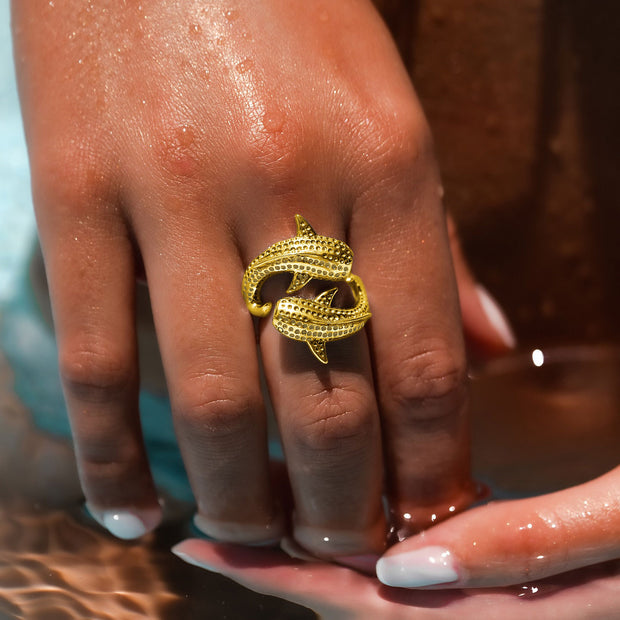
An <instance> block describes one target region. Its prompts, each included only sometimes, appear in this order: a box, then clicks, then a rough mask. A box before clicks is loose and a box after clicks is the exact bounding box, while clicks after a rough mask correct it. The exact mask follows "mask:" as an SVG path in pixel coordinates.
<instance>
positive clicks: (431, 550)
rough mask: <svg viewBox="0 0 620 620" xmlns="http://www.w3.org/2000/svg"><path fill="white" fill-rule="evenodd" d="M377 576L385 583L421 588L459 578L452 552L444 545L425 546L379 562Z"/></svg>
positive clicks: (394, 585) (398, 586)
mask: <svg viewBox="0 0 620 620" xmlns="http://www.w3.org/2000/svg"><path fill="white" fill-rule="evenodd" d="M377 577H378V578H379V581H381V582H382V583H384V584H385V585H386V586H393V587H397V588H422V587H425V586H432V585H437V584H441V583H453V582H455V581H457V579H458V574H457V572H456V565H455V562H454V558H453V557H452V554H451V553H450V552H449V551H448V550H447V549H444V548H443V547H422V548H421V549H416V550H415V551H407V552H406V553H398V554H394V555H389V556H386V557H383V558H381V559H380V560H379V561H378V562H377Z"/></svg>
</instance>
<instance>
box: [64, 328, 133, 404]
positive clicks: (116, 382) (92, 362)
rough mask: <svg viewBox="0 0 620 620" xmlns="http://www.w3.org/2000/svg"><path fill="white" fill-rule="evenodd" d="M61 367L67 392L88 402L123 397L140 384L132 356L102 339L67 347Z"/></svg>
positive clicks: (101, 401)
mask: <svg viewBox="0 0 620 620" xmlns="http://www.w3.org/2000/svg"><path fill="white" fill-rule="evenodd" d="M59 367H60V375H61V378H62V383H63V385H64V387H65V390H66V391H67V392H68V393H69V395H70V396H72V397H73V398H76V399H78V400H81V401H86V402H92V403H104V402H107V401H112V400H117V399H119V398H122V397H123V396H124V395H125V394H126V393H127V391H128V390H129V389H131V388H132V387H133V386H134V385H135V381H136V374H135V372H136V371H135V363H134V360H133V358H132V357H131V355H128V354H127V353H126V352H124V351H122V350H118V348H117V347H115V346H114V345H111V344H108V343H104V342H102V341H101V340H99V339H91V342H85V341H84V340H83V341H82V342H80V343H78V344H76V345H73V346H66V347H65V348H64V349H63V350H62V351H61V353H60V357H59Z"/></svg>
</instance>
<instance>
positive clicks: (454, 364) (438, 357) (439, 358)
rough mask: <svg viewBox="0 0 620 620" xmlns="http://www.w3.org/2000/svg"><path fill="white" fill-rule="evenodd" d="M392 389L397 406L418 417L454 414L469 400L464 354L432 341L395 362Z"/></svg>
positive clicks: (392, 397) (391, 377)
mask: <svg viewBox="0 0 620 620" xmlns="http://www.w3.org/2000/svg"><path fill="white" fill-rule="evenodd" d="M389 392H390V396H391V399H392V400H393V402H394V404H395V406H396V407H397V408H398V409H401V410H404V411H406V412H407V413H408V415H411V416H412V418H413V419H415V420H418V421H423V420H425V419H426V420H432V419H435V418H443V417H444V416H446V415H451V414H453V413H454V412H455V411H459V410H460V409H461V408H462V407H463V405H464V404H465V403H466V401H467V371H466V364H465V359H464V356H463V355H462V354H461V353H460V352H457V351H456V350H455V349H454V348H452V347H449V346H447V345H446V344H444V343H432V345H431V346H430V347H428V348H423V349H422V350H421V351H418V352H416V353H414V354H413V355H410V356H408V357H406V358H404V359H403V360H401V361H400V363H398V364H396V365H395V366H394V370H393V372H392V374H391V376H390V379H389Z"/></svg>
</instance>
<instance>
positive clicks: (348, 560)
mask: <svg viewBox="0 0 620 620" xmlns="http://www.w3.org/2000/svg"><path fill="white" fill-rule="evenodd" d="M378 559H379V556H378V555H373V554H371V553H368V554H364V555H343V556H340V557H336V558H334V561H335V562H337V563H338V564H342V565H343V566H348V567H349V568H353V569H355V570H357V571H359V572H360V573H365V574H367V575H373V574H374V573H375V567H376V565H377V560H378Z"/></svg>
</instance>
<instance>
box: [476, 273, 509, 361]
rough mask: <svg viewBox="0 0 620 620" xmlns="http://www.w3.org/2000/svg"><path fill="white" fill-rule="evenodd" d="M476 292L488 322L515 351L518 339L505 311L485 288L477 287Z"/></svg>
mask: <svg viewBox="0 0 620 620" xmlns="http://www.w3.org/2000/svg"><path fill="white" fill-rule="evenodd" d="M476 292H477V293H478V299H479V300H480V305H481V306H482V309H483V310H484V313H485V315H486V317H487V320H488V321H489V323H490V324H491V325H492V327H493V328H494V329H495V332H496V333H497V335H498V336H499V337H500V338H501V340H502V342H503V343H504V344H505V345H506V346H507V347H509V348H510V349H514V347H515V345H516V339H515V336H514V334H513V333H512V329H511V327H510V323H508V319H507V318H506V315H505V314H504V312H503V310H502V309H501V308H500V306H499V304H498V303H497V301H495V299H493V297H492V296H491V294H490V293H489V291H487V290H486V289H485V288H484V287H483V286H480V285H477V286H476Z"/></svg>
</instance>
